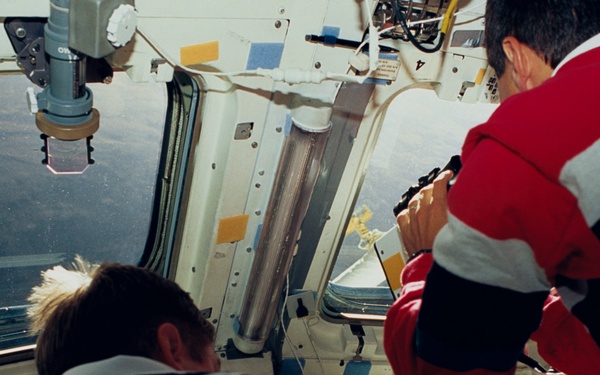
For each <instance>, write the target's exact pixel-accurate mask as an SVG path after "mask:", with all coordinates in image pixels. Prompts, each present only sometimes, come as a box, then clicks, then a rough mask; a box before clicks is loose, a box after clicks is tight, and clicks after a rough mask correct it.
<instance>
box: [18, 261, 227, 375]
mask: <svg viewBox="0 0 600 375" xmlns="http://www.w3.org/2000/svg"><path fill="white" fill-rule="evenodd" d="M75 266H76V269H75V270H67V269H65V268H63V267H61V266H57V267H54V268H53V269H50V270H47V271H45V272H43V273H42V277H43V283H42V285H40V286H37V287H35V288H34V289H33V291H32V294H31V296H30V298H29V300H30V302H32V303H33V305H32V306H31V307H30V308H29V310H28V315H29V317H30V319H31V327H32V330H33V331H34V332H39V336H38V339H37V347H36V350H35V356H36V366H37V369H38V372H39V374H40V375H59V374H63V373H66V374H69V375H79V374H89V375H91V374H108V373H114V374H117V373H118V374H148V373H154V374H158V373H160V374H169V373H176V372H177V371H194V372H195V373H209V372H216V371H219V369H220V362H219V359H218V357H217V355H216V353H215V351H214V348H213V339H214V328H213V327H212V325H211V324H210V323H209V322H208V321H207V320H206V319H204V318H203V317H202V314H201V313H200V311H199V310H198V308H197V307H196V306H195V305H194V302H193V301H192V299H191V298H190V296H189V294H188V293H186V292H185V291H183V290H182V289H181V288H180V287H179V286H178V285H177V284H175V283H174V282H172V281H170V280H167V279H165V278H163V277H161V276H159V275H157V274H155V273H154V272H152V271H150V270H147V269H144V268H140V267H135V266H131V265H124V264H116V263H103V264H101V265H90V264H88V263H86V262H84V261H82V260H81V259H79V258H77V259H76V264H75ZM177 373H178V372H177Z"/></svg>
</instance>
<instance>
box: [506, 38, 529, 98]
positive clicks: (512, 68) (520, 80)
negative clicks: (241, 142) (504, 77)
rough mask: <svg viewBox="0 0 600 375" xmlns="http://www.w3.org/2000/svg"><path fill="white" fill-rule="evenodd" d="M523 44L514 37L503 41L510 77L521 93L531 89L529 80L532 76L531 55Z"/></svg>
mask: <svg viewBox="0 0 600 375" xmlns="http://www.w3.org/2000/svg"><path fill="white" fill-rule="evenodd" d="M526 48H529V47H527V46H525V45H524V44H523V43H521V42H519V40H518V39H517V38H515V37H513V36H508V37H506V38H504V40H503V41H502V49H503V50H504V54H505V55H506V59H507V60H508V61H507V62H508V64H506V66H507V69H508V70H509V71H507V72H506V74H509V77H510V78H511V80H512V81H513V83H514V85H515V86H516V87H517V89H518V90H519V91H525V90H528V89H529V88H531V87H530V86H531V85H530V84H529V78H530V75H531V64H530V60H529V54H528V53H527V50H526Z"/></svg>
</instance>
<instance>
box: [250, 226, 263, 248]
mask: <svg viewBox="0 0 600 375" xmlns="http://www.w3.org/2000/svg"><path fill="white" fill-rule="evenodd" d="M261 230H262V224H258V228H256V234H255V235H254V246H253V247H252V248H253V249H254V251H256V248H257V247H258V240H259V239H260V231H261Z"/></svg>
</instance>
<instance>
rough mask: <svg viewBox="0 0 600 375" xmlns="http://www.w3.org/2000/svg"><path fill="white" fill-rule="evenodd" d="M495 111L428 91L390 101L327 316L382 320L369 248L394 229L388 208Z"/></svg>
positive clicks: (382, 302) (380, 284)
mask: <svg viewBox="0 0 600 375" xmlns="http://www.w3.org/2000/svg"><path fill="white" fill-rule="evenodd" d="M496 107H497V106H496V105H491V104H465V103H460V102H449V101H445V100H441V99H439V98H438V97H437V96H436V94H435V92H434V91H433V90H427V89H412V90H409V91H407V92H405V93H402V94H400V95H399V96H398V97H397V98H396V99H395V100H394V101H393V103H392V104H391V105H390V107H389V109H388V111H387V114H386V118H385V121H384V123H383V126H382V129H381V133H380V135H379V139H378V142H377V144H376V147H375V150H374V152H373V156H372V158H371V163H370V165H369V168H368V171H367V174H366V176H365V180H364V182H363V185H362V188H361V190H360V192H359V195H358V199H357V201H356V205H355V208H354V210H355V211H354V216H355V217H356V218H358V219H359V221H360V228H359V227H357V225H356V223H357V222H355V223H354V225H353V224H352V222H351V224H350V225H349V228H348V230H347V231H346V237H345V238H344V240H343V243H342V247H341V250H340V253H339V256H338V259H337V261H336V264H335V266H334V270H333V272H332V275H331V279H330V285H329V287H328V288H327V293H326V297H325V303H324V306H325V308H326V310H328V312H329V313H331V314H332V315H336V314H337V313H340V312H351V313H368V314H385V312H386V311H387V309H388V308H389V306H390V305H391V303H392V302H393V299H392V293H391V291H390V289H389V288H388V286H387V282H386V279H385V274H384V273H383V270H382V268H381V265H380V263H379V260H378V259H377V255H376V254H375V251H374V249H373V242H374V241H376V239H377V238H379V237H380V236H381V234H383V233H385V232H386V231H388V230H389V229H391V228H392V227H393V226H394V225H395V224H396V220H395V217H394V214H393V213H392V208H393V207H394V205H396V204H397V203H398V200H399V198H400V197H401V195H402V194H403V193H404V192H405V191H406V189H408V187H409V186H411V185H413V184H415V183H416V182H417V180H418V178H419V177H420V176H423V175H425V174H427V173H428V172H429V171H431V170H432V169H433V168H435V167H442V166H444V165H445V164H446V163H447V162H448V160H449V159H450V157H451V156H452V155H455V154H460V148H461V145H462V142H463V140H464V137H465V135H466V133H467V131H468V130H469V129H470V128H472V127H473V126H475V125H477V124H480V123H482V122H484V121H485V120H486V119H487V118H488V117H489V115H490V114H491V113H492V111H493V110H494V109H495V108H496ZM352 225H353V226H352ZM398 276H399V275H398Z"/></svg>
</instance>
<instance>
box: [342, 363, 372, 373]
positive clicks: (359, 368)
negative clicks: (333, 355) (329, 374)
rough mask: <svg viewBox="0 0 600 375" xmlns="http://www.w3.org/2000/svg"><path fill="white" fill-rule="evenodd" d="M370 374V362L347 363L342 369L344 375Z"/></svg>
mask: <svg viewBox="0 0 600 375" xmlns="http://www.w3.org/2000/svg"><path fill="white" fill-rule="evenodd" d="M370 372H371V362H369V361H362V362H348V364H347V365H346V368H345V369H344V375H369V373H370Z"/></svg>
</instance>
